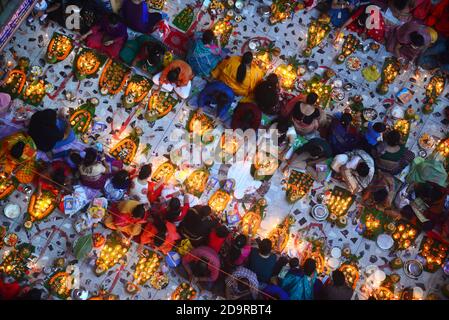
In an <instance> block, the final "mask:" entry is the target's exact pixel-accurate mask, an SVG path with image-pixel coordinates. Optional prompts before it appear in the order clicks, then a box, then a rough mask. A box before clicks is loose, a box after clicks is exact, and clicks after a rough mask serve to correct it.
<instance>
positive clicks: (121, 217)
mask: <svg viewBox="0 0 449 320" xmlns="http://www.w3.org/2000/svg"><path fill="white" fill-rule="evenodd" d="M110 213H111V214H112V218H113V220H114V224H115V225H116V226H117V227H126V226H129V225H132V224H136V223H144V222H145V221H147V219H148V213H145V216H144V217H143V218H134V217H133V216H132V214H131V212H120V211H119V210H118V208H117V204H113V205H112V207H111V208H110Z"/></svg>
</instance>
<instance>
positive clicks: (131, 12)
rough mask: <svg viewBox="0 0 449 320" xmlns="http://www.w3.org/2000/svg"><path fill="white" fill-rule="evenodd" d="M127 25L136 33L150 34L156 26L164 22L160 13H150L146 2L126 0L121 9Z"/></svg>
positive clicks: (143, 0) (142, 0)
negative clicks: (161, 21)
mask: <svg viewBox="0 0 449 320" xmlns="http://www.w3.org/2000/svg"><path fill="white" fill-rule="evenodd" d="M120 12H121V16H122V17H123V21H124V22H125V24H126V25H127V26H128V27H130V28H131V29H133V30H134V31H137V32H141V33H147V34H150V33H151V32H153V28H154V26H155V25H156V24H157V23H158V22H159V21H160V20H162V15H161V14H160V13H158V12H154V13H149V12H148V5H147V3H146V1H145V0H125V1H124V2H123V5H122V8H121V9H120Z"/></svg>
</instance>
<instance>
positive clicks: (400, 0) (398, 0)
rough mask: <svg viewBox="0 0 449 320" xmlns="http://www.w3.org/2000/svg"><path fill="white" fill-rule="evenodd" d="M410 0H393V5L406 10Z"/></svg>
mask: <svg viewBox="0 0 449 320" xmlns="http://www.w3.org/2000/svg"><path fill="white" fill-rule="evenodd" d="M408 3H409V0H393V6H394V7H395V8H396V9H398V10H404V9H405V7H406V6H407V5H408Z"/></svg>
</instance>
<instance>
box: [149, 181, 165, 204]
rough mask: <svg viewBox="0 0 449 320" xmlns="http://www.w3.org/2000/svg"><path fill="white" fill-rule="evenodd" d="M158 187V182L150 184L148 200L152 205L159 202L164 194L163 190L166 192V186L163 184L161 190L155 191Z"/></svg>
mask: <svg viewBox="0 0 449 320" xmlns="http://www.w3.org/2000/svg"><path fill="white" fill-rule="evenodd" d="M155 186H156V182H153V181H151V182H148V200H149V201H150V203H153V202H158V201H159V198H160V196H161V194H162V190H164V185H163V184H162V185H161V186H160V187H159V188H157V189H156V190H154V187H155Z"/></svg>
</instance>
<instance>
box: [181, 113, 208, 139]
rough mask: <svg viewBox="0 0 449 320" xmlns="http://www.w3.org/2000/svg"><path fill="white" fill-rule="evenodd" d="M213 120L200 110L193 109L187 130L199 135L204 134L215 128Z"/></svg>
mask: <svg viewBox="0 0 449 320" xmlns="http://www.w3.org/2000/svg"><path fill="white" fill-rule="evenodd" d="M213 128H214V124H213V120H212V119H211V118H210V117H208V116H207V115H205V114H204V113H203V112H200V111H192V113H191V115H190V118H189V121H188V122H187V130H188V131H189V132H192V133H194V134H197V135H199V136H203V135H204V134H205V133H206V132H207V131H210V130H213Z"/></svg>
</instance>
